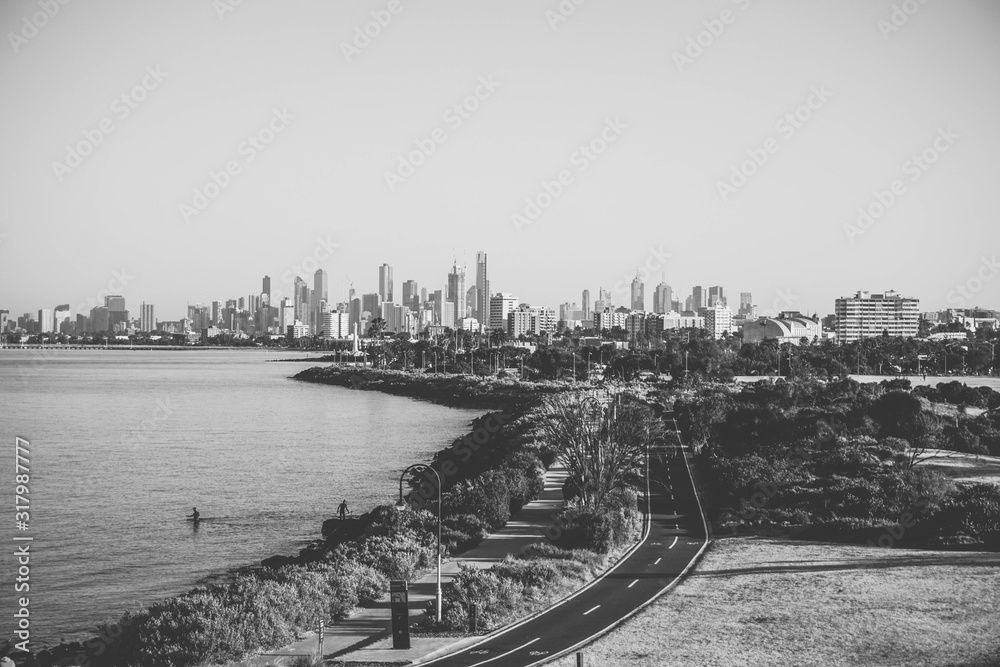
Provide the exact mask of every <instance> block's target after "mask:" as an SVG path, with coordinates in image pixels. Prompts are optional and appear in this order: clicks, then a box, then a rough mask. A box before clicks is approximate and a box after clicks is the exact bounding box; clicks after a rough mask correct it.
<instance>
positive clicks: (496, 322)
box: [490, 292, 517, 330]
mask: <svg viewBox="0 0 1000 667" xmlns="http://www.w3.org/2000/svg"><path fill="white" fill-rule="evenodd" d="M516 309H517V297H516V296H514V295H513V294H510V293H508V292H498V293H497V294H496V295H494V296H492V297H490V329H504V330H506V329H507V316H508V315H509V314H510V313H511V312H512V311H514V310H516Z"/></svg>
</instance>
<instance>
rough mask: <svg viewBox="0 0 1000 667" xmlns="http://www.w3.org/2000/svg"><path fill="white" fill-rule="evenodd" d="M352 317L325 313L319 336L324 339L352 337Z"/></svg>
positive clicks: (343, 314)
mask: <svg viewBox="0 0 1000 667" xmlns="http://www.w3.org/2000/svg"><path fill="white" fill-rule="evenodd" d="M350 320H351V316H350V315H349V314H347V313H323V323H322V325H321V326H320V332H319V335H320V336H322V337H324V338H348V337H350V335H351V324H350Z"/></svg>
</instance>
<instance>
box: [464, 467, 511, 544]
mask: <svg viewBox="0 0 1000 667" xmlns="http://www.w3.org/2000/svg"><path fill="white" fill-rule="evenodd" d="M465 507H466V511H467V512H469V513H471V514H475V515H476V516H478V517H479V518H480V519H481V520H482V521H483V523H484V524H486V526H487V527H488V528H489V529H490V530H491V531H496V530H500V529H501V528H503V527H504V526H505V525H507V520H508V519H510V488H509V487H508V483H507V475H506V474H504V473H503V472H501V471H499V470H490V471H488V472H485V473H483V474H482V475H480V476H479V477H477V478H476V479H475V480H474V481H473V488H472V490H471V491H470V492H469V494H468V498H467V500H466V505H465Z"/></svg>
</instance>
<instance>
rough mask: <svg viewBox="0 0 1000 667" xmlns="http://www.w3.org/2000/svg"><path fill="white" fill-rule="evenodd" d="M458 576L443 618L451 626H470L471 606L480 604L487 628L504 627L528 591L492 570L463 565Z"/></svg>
mask: <svg viewBox="0 0 1000 667" xmlns="http://www.w3.org/2000/svg"><path fill="white" fill-rule="evenodd" d="M460 568H461V569H460V571H459V573H458V576H457V577H455V579H454V581H453V582H452V585H451V586H449V587H448V588H446V589H445V591H444V599H443V602H442V607H443V609H442V620H443V621H444V624H445V625H446V626H447V627H448V628H450V629H451V630H463V629H465V628H468V626H469V609H470V608H471V607H472V605H476V608H477V611H478V613H479V625H480V627H481V628H482V629H483V630H487V631H489V630H492V629H494V628H497V627H500V626H501V625H503V624H504V623H506V622H507V621H508V620H510V619H511V618H513V616H514V614H515V612H516V610H517V608H518V605H519V604H520V603H521V601H522V599H523V597H524V594H523V587H522V586H519V585H518V584H517V583H516V582H514V581H513V580H511V579H506V578H502V577H499V576H497V574H496V573H495V572H493V571H492V570H482V569H478V568H475V567H470V566H468V565H465V564H464V563H463V564H462V565H460Z"/></svg>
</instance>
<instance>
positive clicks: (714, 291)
mask: <svg viewBox="0 0 1000 667" xmlns="http://www.w3.org/2000/svg"><path fill="white" fill-rule="evenodd" d="M719 303H721V304H722V305H723V306H728V305H729V304H728V303H726V288H725V287H722V286H719V285H716V286H715V287H709V288H708V307H709V308H715V306H716V304H719Z"/></svg>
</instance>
